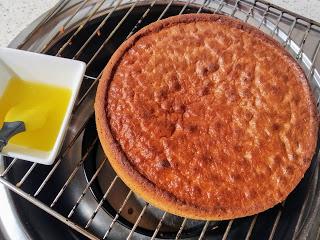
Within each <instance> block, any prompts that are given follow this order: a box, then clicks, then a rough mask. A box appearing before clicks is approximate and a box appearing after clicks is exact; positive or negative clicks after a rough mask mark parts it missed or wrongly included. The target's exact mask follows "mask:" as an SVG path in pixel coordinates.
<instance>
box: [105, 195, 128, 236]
mask: <svg viewBox="0 0 320 240" xmlns="http://www.w3.org/2000/svg"><path fill="white" fill-rule="evenodd" d="M131 194H132V190H130V191H129V193H128V194H127V196H126V198H125V199H124V201H123V202H122V204H121V206H120V208H119V210H118V212H117V214H116V216H115V217H114V218H113V220H112V222H111V224H110V226H109V227H108V229H107V231H106V233H105V234H104V236H103V239H105V238H106V237H108V235H109V233H110V231H111V230H112V227H113V225H114V224H115V222H116V221H117V220H118V218H119V216H120V213H121V212H122V210H123V208H124V206H125V205H126V204H127V202H128V200H129V198H130V197H131Z"/></svg>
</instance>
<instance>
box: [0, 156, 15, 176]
mask: <svg viewBox="0 0 320 240" xmlns="http://www.w3.org/2000/svg"><path fill="white" fill-rule="evenodd" d="M17 160H18V159H17V158H14V159H12V161H11V162H10V164H9V166H8V167H7V168H6V169H5V170H4V171H3V172H2V173H1V175H0V177H4V176H6V175H7V173H8V172H9V171H10V169H11V168H12V167H13V165H14V164H15V163H16V161H17Z"/></svg>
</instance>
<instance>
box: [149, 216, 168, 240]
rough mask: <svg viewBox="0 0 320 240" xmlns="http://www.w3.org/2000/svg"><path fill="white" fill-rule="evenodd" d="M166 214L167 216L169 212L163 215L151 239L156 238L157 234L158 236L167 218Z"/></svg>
mask: <svg viewBox="0 0 320 240" xmlns="http://www.w3.org/2000/svg"><path fill="white" fill-rule="evenodd" d="M166 216H167V212H164V213H163V215H162V217H161V218H160V221H159V223H158V225H157V227H156V229H155V230H154V232H153V235H152V237H151V240H153V239H155V238H156V236H157V234H158V232H159V230H160V228H161V226H162V222H163V221H164V219H165V217H166Z"/></svg>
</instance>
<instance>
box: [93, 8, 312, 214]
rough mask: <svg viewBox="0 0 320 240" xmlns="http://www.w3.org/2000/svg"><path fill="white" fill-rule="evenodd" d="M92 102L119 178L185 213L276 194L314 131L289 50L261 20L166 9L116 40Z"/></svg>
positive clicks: (293, 179)
mask: <svg viewBox="0 0 320 240" xmlns="http://www.w3.org/2000/svg"><path fill="white" fill-rule="evenodd" d="M95 111H96V123H97V128H98V134H99V138H100V141H101V144H102V146H103V149H104V151H105V153H106V155H107V157H108V159H109V161H110V163H111V165H112V166H113V168H114V170H115V171H116V172H117V174H118V175H119V176H120V178H121V179H122V180H123V181H124V182H125V183H126V184H127V185H128V186H129V187H130V188H131V189H132V190H133V191H134V192H135V193H137V194H138V195H140V196H142V197H143V198H144V199H145V200H146V201H148V202H150V203H151V204H152V205H154V206H157V207H159V208H161V209H163V210H165V211H168V212H170V213H173V214H177V215H180V216H184V217H188V218H193V219H205V220H218V219H231V218H236V217H243V216H248V215H252V214H255V213H258V212H261V211H264V210H266V209H268V208H271V207H272V206H274V205H275V204H277V203H279V202H281V201H283V200H284V199H285V198H286V197H287V196H288V194H289V193H290V192H291V191H292V190H293V189H294V188H295V187H296V185H297V184H298V183H299V181H300V180H301V179H302V177H303V176H304V173H305V171H306V170H307V168H308V167H309V165H310V162H311V158H312V155H313V153H314V150H315V146H316V140H317V131H318V120H317V113H316V108H315V104H314V100H313V97H312V95H311V91H310V88H309V86H308V83H307V80H306V78H305V76H304V74H303V71H302V70H301V69H300V67H299V66H298V64H297V63H296V62H295V60H294V59H293V58H291V57H290V56H289V54H288V53H287V52H286V51H285V50H284V49H283V48H282V47H281V46H280V44H278V43H277V42H276V41H274V40H273V39H271V38H270V37H268V36H267V35H265V34H264V33H262V32H261V31H259V30H257V29H255V28H253V27H251V26H249V25H247V24H244V23H242V22H240V21H237V20H235V19H232V18H230V17H225V16H221V15H214V14H212V15H209V14H198V15H195V14H190V15H182V16H176V17H171V18H168V19H165V20H162V21H158V22H156V23H153V24H151V25H149V26H147V27H145V28H143V29H142V30H140V31H139V32H137V33H136V34H134V35H133V36H132V37H130V38H129V39H128V40H127V41H125V42H124V43H123V44H122V45H121V46H120V48H119V49H118V50H117V51H116V52H115V53H114V55H113V56H112V58H111V60H110V61H109V63H108V65H107V66H106V68H105V70H104V72H103V76H102V78H101V80H100V83H99V87H98V92H97V96H96V101H95Z"/></svg>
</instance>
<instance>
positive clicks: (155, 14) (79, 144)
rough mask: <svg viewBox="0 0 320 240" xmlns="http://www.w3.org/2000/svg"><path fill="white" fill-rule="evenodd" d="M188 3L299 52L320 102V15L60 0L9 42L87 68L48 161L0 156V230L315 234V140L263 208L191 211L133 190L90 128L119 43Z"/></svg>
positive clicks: (175, 0)
mask: <svg viewBox="0 0 320 240" xmlns="http://www.w3.org/2000/svg"><path fill="white" fill-rule="evenodd" d="M186 13H219V14H224V15H229V16H232V17H234V18H237V19H240V20H242V21H244V22H247V23H249V24H250V25H253V26H255V27H257V28H259V29H260V30H262V31H264V32H265V33H266V34H268V35H270V36H272V37H273V38H274V39H276V40H277V41H279V42H280V43H281V44H283V46H284V47H285V48H286V50H287V51H288V52H289V53H290V54H291V55H292V56H293V57H294V58H296V60H297V61H298V62H299V64H300V66H301V67H302V68H303V70H304V71H305V74H306V76H307V78H308V80H309V83H310V86H311V88H312V92H313V94H314V96H315V98H316V101H317V107H318V110H319V101H320V76H319V72H318V71H319V70H320V54H319V49H320V24H319V23H316V22H314V21H311V20H309V19H306V18H304V17H302V16H298V15H296V14H294V13H291V12H289V11H287V10H285V9H282V8H279V7H276V6H274V5H272V4H270V3H267V2H265V1H262V0H256V1H254V0H248V1H247V0H145V1H142V0H141V1H139V0H112V1H110V0H99V1H97V0H85V1H79V0H62V1H60V2H58V3H57V5H56V6H55V7H54V8H52V9H51V10H50V11H49V12H47V13H46V14H44V15H43V16H42V17H40V18H39V19H38V20H36V21H35V22H34V23H33V24H31V25H30V26H29V27H28V28H27V29H25V30H24V31H23V32H22V33H21V34H20V35H19V36H18V37H17V38H16V39H14V40H13V42H12V43H11V44H10V47H13V48H19V49H23V50H28V51H34V52H41V53H45V54H50V55H56V56H61V57H64V58H72V59H78V60H82V61H84V62H86V63H87V71H86V75H85V77H84V80H83V84H82V86H81V90H80V94H79V96H78V100H77V103H76V105H75V108H74V110H73V116H72V120H71V124H70V126H69V129H68V133H67V136H66V138H65V141H64V144H63V147H62V150H61V152H60V154H59V156H58V157H57V159H56V161H55V163H54V164H53V165H52V166H43V165H39V164H37V163H29V162H26V161H22V160H19V159H12V158H2V159H1V160H0V182H1V184H0V195H1V198H0V206H1V210H0V238H1V233H2V235H3V238H5V239H30V238H31V239H87V238H88V239H223V240H226V239H246V240H248V239H259V240H261V239H270V240H271V239H319V238H320V206H319V205H320V199H319V195H320V183H319V181H318V177H319V159H318V158H319V156H318V155H319V146H318V147H317V151H316V153H315V155H314V157H313V161H312V164H311V166H310V168H309V170H308V171H307V173H306V175H305V177H304V179H303V180H302V181H301V183H300V184H299V185H298V187H297V188H296V189H295V190H294V191H293V192H292V193H291V194H290V195H289V197H288V198H287V199H286V200H285V201H284V202H283V203H281V204H279V205H277V206H275V207H274V208H272V209H269V210H267V211H265V212H263V213H260V214H257V215H255V216H251V217H245V218H241V219H233V220H229V221H196V220H192V219H187V218H181V217H178V216H175V215H172V214H170V213H167V212H164V211H162V210H160V209H157V208H156V207H154V206H152V205H150V204H149V203H147V202H145V201H144V200H143V199H141V198H140V197H139V196H137V195H135V194H134V193H133V192H132V191H131V190H130V189H129V188H128V187H127V186H126V185H125V184H124V183H123V182H122V181H121V179H120V178H119V177H118V176H117V175H116V173H115V172H114V171H113V170H112V168H111V166H110V164H109V162H108V159H107V158H106V156H105V155H104V153H103V151H102V148H101V146H100V143H99V140H98V138H97V133H96V127H95V120H94V110H93V102H94V97H95V92H96V88H97V84H98V81H99V78H100V76H101V72H102V70H103V68H104V66H105V65H106V63H107V62H108V59H109V58H110V57H111V55H112V54H113V52H114V51H115V50H116V49H117V48H118V47H119V46H120V44H121V43H122V42H123V41H124V40H125V39H126V38H128V37H129V36H131V35H132V34H133V33H135V32H136V31H138V30H139V29H140V28H142V27H144V26H146V25H147V24H149V23H151V22H154V21H158V20H160V19H163V18H166V17H169V16H173V15H179V14H186Z"/></svg>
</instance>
